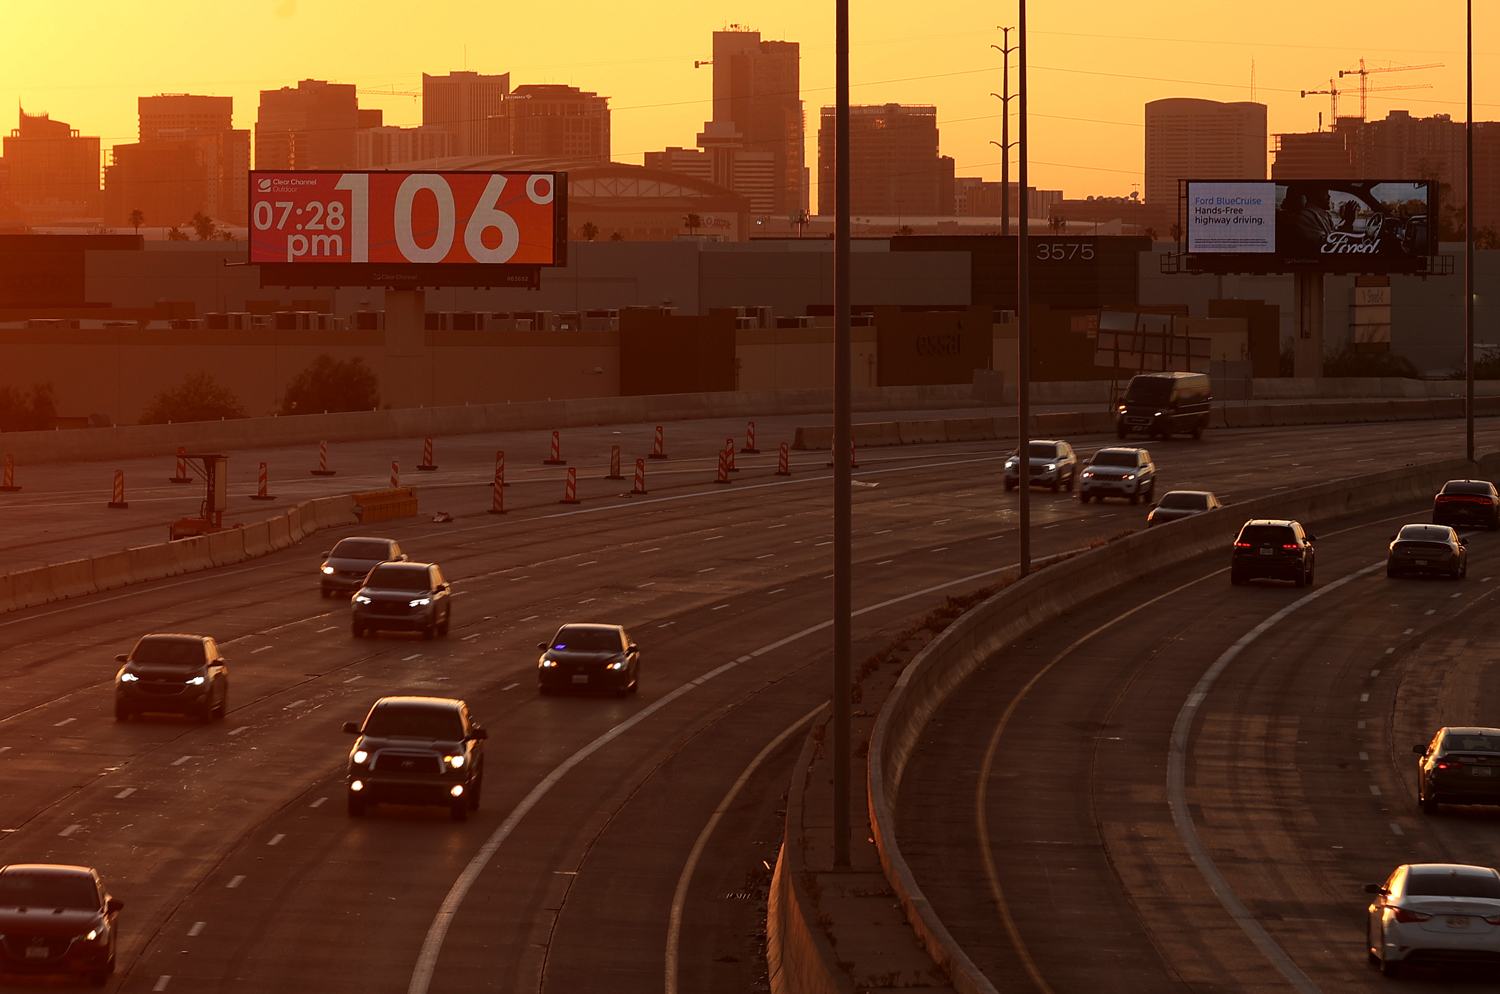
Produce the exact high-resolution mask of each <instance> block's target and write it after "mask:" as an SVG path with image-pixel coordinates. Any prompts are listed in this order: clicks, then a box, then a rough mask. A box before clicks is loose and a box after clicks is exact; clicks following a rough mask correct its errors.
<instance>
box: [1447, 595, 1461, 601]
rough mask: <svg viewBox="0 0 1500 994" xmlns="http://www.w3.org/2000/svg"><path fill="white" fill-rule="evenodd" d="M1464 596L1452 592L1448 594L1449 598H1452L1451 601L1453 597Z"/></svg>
mask: <svg viewBox="0 0 1500 994" xmlns="http://www.w3.org/2000/svg"><path fill="white" fill-rule="evenodd" d="M1462 596H1463V594H1450V595H1449V596H1448V599H1449V600H1450V601H1451V600H1453V598H1455V597H1462Z"/></svg>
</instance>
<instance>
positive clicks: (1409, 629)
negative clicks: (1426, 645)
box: [1401, 628, 1416, 635]
mask: <svg viewBox="0 0 1500 994" xmlns="http://www.w3.org/2000/svg"><path fill="white" fill-rule="evenodd" d="M1414 631H1416V629H1415V628H1408V629H1407V630H1406V631H1404V632H1402V633H1401V634H1402V635H1410V634H1411V633H1412V632H1414Z"/></svg>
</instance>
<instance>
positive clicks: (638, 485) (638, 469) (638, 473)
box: [630, 459, 646, 494]
mask: <svg viewBox="0 0 1500 994" xmlns="http://www.w3.org/2000/svg"><path fill="white" fill-rule="evenodd" d="M630 492H631V493H633V494H643V493H645V492H646V460H644V459H637V460H636V461H635V486H633V487H631V488H630Z"/></svg>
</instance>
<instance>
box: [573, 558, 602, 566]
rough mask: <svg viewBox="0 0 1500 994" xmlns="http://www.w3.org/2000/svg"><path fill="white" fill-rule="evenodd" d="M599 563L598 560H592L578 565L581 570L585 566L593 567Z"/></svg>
mask: <svg viewBox="0 0 1500 994" xmlns="http://www.w3.org/2000/svg"><path fill="white" fill-rule="evenodd" d="M598 562H599V560H597V559H590V560H589V561H588V562H586V563H579V564H578V565H579V567H580V568H581V567H584V566H593V565H595V564H596V563H598Z"/></svg>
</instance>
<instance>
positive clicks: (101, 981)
mask: <svg viewBox="0 0 1500 994" xmlns="http://www.w3.org/2000/svg"><path fill="white" fill-rule="evenodd" d="M114 972H115V965H114V963H110V964H109V966H107V967H104V968H103V969H102V970H92V971H90V972H89V986H90V987H103V986H104V985H105V984H107V983H109V978H110V975H111V974H113V973H114Z"/></svg>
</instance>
